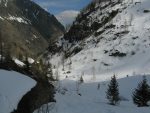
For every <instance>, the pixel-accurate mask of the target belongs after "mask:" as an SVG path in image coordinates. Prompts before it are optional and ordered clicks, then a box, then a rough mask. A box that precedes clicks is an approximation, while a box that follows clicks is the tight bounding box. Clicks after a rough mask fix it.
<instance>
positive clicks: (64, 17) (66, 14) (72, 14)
mask: <svg viewBox="0 0 150 113" xmlns="http://www.w3.org/2000/svg"><path fill="white" fill-rule="evenodd" d="M78 14H79V11H75V10H66V11H63V12H61V13H59V14H57V15H55V16H56V18H57V19H58V20H59V21H60V22H61V23H62V24H63V25H64V26H65V25H66V24H71V23H72V22H73V21H74V19H75V18H76V16H77V15H78Z"/></svg>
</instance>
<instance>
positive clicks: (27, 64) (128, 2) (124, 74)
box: [0, 0, 150, 113]
mask: <svg viewBox="0 0 150 113" xmlns="http://www.w3.org/2000/svg"><path fill="white" fill-rule="evenodd" d="M2 1H3V0H2ZM6 1H7V0H6ZM3 2H4V1H3ZM0 3H1V0H0ZM5 7H6V6H5ZM42 11H43V10H42ZM46 14H47V13H46ZM47 15H48V14H47ZM48 16H50V15H48ZM50 17H51V16H50ZM3 19H5V20H8V21H16V22H19V23H21V24H31V25H32V23H28V22H27V23H26V21H25V20H24V19H23V20H22V19H21V18H17V17H15V16H12V17H9V18H6V17H4V16H3V17H1V16H0V20H1V21H2V20H3ZM40 20H42V19H41V18H40ZM42 22H43V21H42ZM57 24H60V23H59V22H58V23H57ZM58 26H59V27H60V28H61V30H60V29H59V30H58V31H59V32H60V31H61V33H58V34H59V36H58V35H57V36H54V37H57V38H55V39H53V38H52V40H51V41H50V42H47V43H50V44H49V47H48V48H47V49H46V50H45V51H43V52H42V53H40V54H39V56H37V57H34V58H33V57H32V56H25V55H24V54H23V57H24V59H23V60H21V59H19V58H18V57H17V55H16V56H15V57H13V63H12V61H11V63H12V64H13V66H14V63H15V65H17V69H16V71H18V70H19V72H23V73H24V74H20V73H17V72H14V71H4V70H0V106H1V107H0V113H10V112H13V110H16V111H14V112H13V113H18V112H19V110H20V109H17V105H19V102H20V100H21V99H25V102H26V96H28V93H29V96H30V98H28V102H30V104H29V105H31V106H30V107H31V111H30V110H29V111H30V112H31V113H32V112H33V111H34V112H33V113H149V112H150V87H149V86H150V1H149V0H93V1H92V2H91V3H90V4H89V5H88V6H87V7H85V8H83V9H82V10H81V12H80V14H78V16H77V17H76V19H75V21H74V22H73V24H72V25H71V27H70V29H69V30H68V31H67V32H66V33H64V30H63V27H62V26H61V25H58ZM39 31H41V27H40V30H39ZM54 31H55V27H54ZM43 32H44V33H46V30H45V31H43ZM48 32H49V31H48ZM55 32H57V30H56V31H55ZM62 33H64V35H63V36H60V35H62ZM40 35H41V34H40ZM44 35H46V36H47V34H44ZM34 36H35V40H38V39H39V38H37V37H38V34H37V35H34ZM0 44H1V43H0ZM40 47H41V46H40ZM36 49H37V48H36ZM0 50H1V48H0ZM42 50H43V49H42ZM1 53H2V52H1ZM1 53H0V54H1ZM5 57H6V56H4V59H7V57H8V56H7V57H6V58H5ZM32 58H33V59H32ZM1 59H3V58H2V57H1ZM29 60H30V61H29ZM0 63H1V62H0ZM4 63H5V62H4ZM7 63H8V62H7V61H6V64H7ZM1 64H3V63H1ZM2 67H3V66H2ZM12 70H14V68H12ZM114 75H115V76H114ZM27 76H28V77H27ZM113 76H114V77H116V78H115V80H116V81H115V82H116V84H115V85H116V86H114V87H115V88H116V90H117V88H118V92H117V93H118V94H116V95H117V96H118V100H117V103H115V104H111V103H110V101H109V99H110V98H111V96H110V95H109V96H110V97H109V99H108V89H109V88H110V86H111V82H110V81H112V79H113ZM29 77H30V78H29ZM144 80H145V81H144ZM6 81H7V82H6ZM117 83H118V84H117ZM140 83H141V84H142V83H143V84H144V83H145V84H144V85H145V87H144V85H143V87H144V88H145V89H146V88H147V89H146V91H147V92H148V94H146V93H144V94H145V98H146V99H148V100H146V104H145V105H144V104H143V105H142V104H141V103H140V104H141V105H140V104H139V105H136V104H135V100H134V99H133V98H134V96H135V95H134V94H135V92H136V91H137V89H138V88H139V89H140V86H141V87H142V85H141V84H140ZM39 84H40V85H39ZM139 84H140V85H139ZM36 85H37V86H38V85H39V86H38V88H37V89H36V88H34V87H35V86H36ZM47 85H48V86H47ZM148 85H149V86H148ZM32 89H33V90H34V91H35V92H36V93H35V92H34V93H33V95H30V90H32ZM110 89H111V88H110ZM53 90H55V91H53ZM144 91H145V90H144ZM18 92H19V93H18ZM115 93H116V92H115ZM142 93H143V92H142ZM53 94H54V98H53ZM144 94H143V95H144ZM35 95H36V96H35ZM32 96H33V101H32ZM34 96H35V97H34ZM112 97H113V96H112ZM137 98H138V97H137ZM139 98H140V97H139ZM141 98H142V97H141ZM53 99H55V100H53ZM30 100H31V101H30ZM55 101H56V102H55ZM39 103H40V104H39ZM21 105H22V104H21ZM23 105H24V106H25V104H23ZM34 106H36V107H34ZM26 108H28V105H27V107H26ZM26 108H25V109H26ZM17 110H18V111H17ZM22 110H24V109H22ZM26 111H28V110H24V111H23V112H21V113H30V112H26ZM19 113H20V112H19Z"/></svg>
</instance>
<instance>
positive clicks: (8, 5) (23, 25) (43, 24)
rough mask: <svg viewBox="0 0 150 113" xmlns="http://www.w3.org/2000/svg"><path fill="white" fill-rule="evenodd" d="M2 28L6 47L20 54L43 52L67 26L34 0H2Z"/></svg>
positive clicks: (17, 54) (0, 19) (16, 54)
mask: <svg viewBox="0 0 150 113" xmlns="http://www.w3.org/2000/svg"><path fill="white" fill-rule="evenodd" d="M0 31H1V40H2V42H4V48H6V49H9V51H10V52H11V54H13V55H14V56H16V57H19V56H20V55H25V54H29V55H30V56H36V55H37V54H40V53H42V52H43V51H44V50H45V49H46V48H47V47H48V45H49V42H51V43H52V42H53V41H55V39H57V37H58V36H60V35H62V34H63V33H64V31H65V30H64V27H63V26H62V25H61V24H60V23H59V22H58V21H57V19H56V18H55V17H54V15H52V14H49V13H48V12H46V11H45V10H44V9H42V8H41V7H40V6H38V5H37V4H35V3H34V2H33V1H31V0H0Z"/></svg>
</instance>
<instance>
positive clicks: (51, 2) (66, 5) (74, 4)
mask: <svg viewBox="0 0 150 113" xmlns="http://www.w3.org/2000/svg"><path fill="white" fill-rule="evenodd" d="M34 1H35V2H36V3H38V4H39V5H41V6H42V7H43V8H45V9H47V10H48V11H49V12H51V13H52V14H54V15H56V14H59V13H61V12H63V11H65V10H77V11H79V10H80V9H82V8H83V7H85V6H86V5H87V4H88V3H89V2H90V1H92V0H34Z"/></svg>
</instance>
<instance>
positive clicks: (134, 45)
mask: <svg viewBox="0 0 150 113" xmlns="http://www.w3.org/2000/svg"><path fill="white" fill-rule="evenodd" d="M149 4H150V1H149V0H142V1H140V0H133V2H132V1H130V0H123V1H122V2H118V0H114V1H113V2H112V3H110V2H109V1H107V2H102V3H101V4H98V3H97V5H96V7H98V8H96V9H95V11H94V12H91V13H90V14H88V15H87V17H86V18H91V21H90V22H89V23H87V25H89V26H91V25H92V24H93V23H94V22H98V23H102V20H103V19H102V18H106V17H109V18H111V17H110V15H111V13H112V12H114V11H117V12H118V13H117V14H116V16H114V17H113V18H111V19H110V20H109V21H108V22H107V23H105V24H103V26H100V27H99V28H98V29H97V30H96V31H93V33H92V34H91V35H89V36H88V37H85V38H84V39H82V40H76V39H74V41H73V42H72V43H69V40H70V39H71V38H73V36H74V34H72V35H73V36H70V39H66V40H64V39H61V40H60V41H59V42H58V46H61V45H63V48H64V50H66V52H67V53H68V54H69V52H70V53H71V52H73V51H74V50H75V49H76V48H79V49H81V51H80V52H78V53H77V54H74V53H73V54H71V57H69V58H68V59H66V60H65V72H67V71H71V74H69V75H70V76H72V75H74V76H77V75H79V76H80V75H81V73H84V74H85V75H86V76H89V75H90V76H89V78H91V75H93V73H94V74H95V75H96V77H98V78H99V77H101V75H105V76H102V77H101V78H103V79H104V78H105V79H107V78H110V76H111V75H113V74H114V73H115V74H117V75H118V76H120V77H124V76H126V75H128V74H131V73H149V72H150V70H149V66H150V59H149V56H150V51H149V48H150V33H149V32H150V31H149V30H150V26H149V24H150V12H149ZM101 7H105V8H103V9H101ZM84 21H85V20H82V22H80V23H79V22H78V21H77V22H75V23H78V24H82V23H83V22H84ZM64 38H65V37H64ZM71 40H72V39H71ZM58 59H60V61H59V63H58V62H56V61H58ZM70 60H71V64H70ZM51 61H52V64H54V65H56V66H57V65H58V64H59V65H60V64H61V63H60V62H61V56H60V55H59V54H56V55H54V56H52V58H51ZM59 69H60V70H59V71H62V67H61V66H59ZM65 72H62V73H65ZM63 75H64V76H66V74H63Z"/></svg>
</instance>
